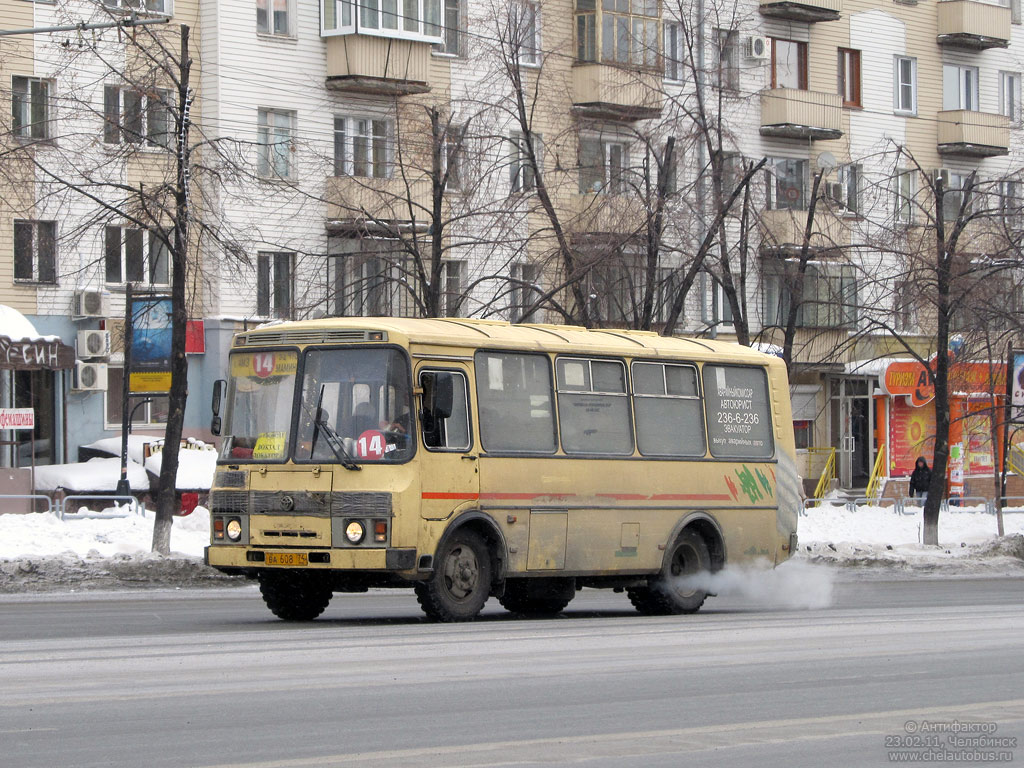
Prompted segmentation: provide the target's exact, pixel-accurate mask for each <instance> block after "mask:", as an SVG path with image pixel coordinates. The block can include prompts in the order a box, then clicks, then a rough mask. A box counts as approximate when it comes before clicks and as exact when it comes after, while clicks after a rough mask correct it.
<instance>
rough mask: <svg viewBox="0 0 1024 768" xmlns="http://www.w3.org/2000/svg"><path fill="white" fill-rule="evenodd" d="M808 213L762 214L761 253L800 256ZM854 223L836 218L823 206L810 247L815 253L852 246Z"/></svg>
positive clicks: (817, 214) (816, 210)
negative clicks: (852, 225) (851, 231)
mask: <svg viewBox="0 0 1024 768" xmlns="http://www.w3.org/2000/svg"><path fill="white" fill-rule="evenodd" d="M806 226H807V211H800V210H795V211H790V210H776V211H764V212H763V213H762V214H761V251H762V253H766V254H768V253H770V254H774V255H779V256H798V255H799V254H800V250H801V248H802V247H803V242H804V228H805V227H806ZM850 226H851V224H850V221H849V220H847V219H843V218H841V217H839V216H836V215H835V214H834V213H832V212H831V211H829V210H828V209H827V208H825V206H824V204H822V203H819V204H818V206H817V207H816V208H815V210H814V228H813V230H812V232H811V239H810V243H809V246H810V248H811V250H812V251H813V252H814V253H821V252H823V251H828V250H831V249H834V248H841V247H842V246H845V245H849V244H850V242H851V234H850Z"/></svg>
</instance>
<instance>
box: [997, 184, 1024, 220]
mask: <svg viewBox="0 0 1024 768" xmlns="http://www.w3.org/2000/svg"><path fill="white" fill-rule="evenodd" d="M1021 192H1022V189H1021V182H1019V181H1016V180H1007V181H1001V182H999V213H1000V215H1001V216H1002V218H1003V224H1004V225H1005V226H1006V227H1008V228H1009V229H1014V230H1016V229H1020V228H1021V226H1022V224H1024V209H1022V207H1021V206H1022V203H1024V199H1022V197H1021Z"/></svg>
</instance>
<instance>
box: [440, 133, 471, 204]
mask: <svg viewBox="0 0 1024 768" xmlns="http://www.w3.org/2000/svg"><path fill="white" fill-rule="evenodd" d="M465 144H466V126H465V125H458V124H456V123H449V124H448V127H447V128H446V129H445V132H444V151H443V152H442V153H441V157H442V162H443V163H444V165H443V167H442V171H443V172H444V173H447V174H448V181H447V183H446V184H445V189H446V190H450V191H452V192H459V191H461V190H462V185H463V182H464V174H465V168H464V166H465V157H466V150H465Z"/></svg>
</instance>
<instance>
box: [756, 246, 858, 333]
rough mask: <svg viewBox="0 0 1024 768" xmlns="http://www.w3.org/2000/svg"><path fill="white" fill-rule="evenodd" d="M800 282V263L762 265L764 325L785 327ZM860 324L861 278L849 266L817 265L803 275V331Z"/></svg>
mask: <svg viewBox="0 0 1024 768" xmlns="http://www.w3.org/2000/svg"><path fill="white" fill-rule="evenodd" d="M799 280H800V275H799V272H798V266H797V261H796V260H795V259H794V260H789V259H787V260H775V259H772V260H765V261H764V262H762V274H761V285H762V300H763V302H764V306H763V308H762V309H763V312H764V325H765V326H773V325H774V326H784V325H785V324H786V320H787V318H788V317H789V309H790V306H791V304H792V300H793V299H792V297H793V289H794V288H795V286H796V285H797V281H799ZM856 322H857V278H856V273H855V272H854V268H853V267H852V266H850V265H849V264H836V263H830V262H815V263H812V264H808V265H807V267H806V270H805V271H804V275H803V301H802V302H801V304H800V306H799V307H798V308H797V313H796V325H797V327H799V328H849V327H852V326H853V325H855V324H856Z"/></svg>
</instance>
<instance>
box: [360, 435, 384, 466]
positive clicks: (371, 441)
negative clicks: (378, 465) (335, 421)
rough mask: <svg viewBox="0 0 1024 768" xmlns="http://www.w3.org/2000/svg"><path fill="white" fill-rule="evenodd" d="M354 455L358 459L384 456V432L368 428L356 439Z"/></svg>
mask: <svg viewBox="0 0 1024 768" xmlns="http://www.w3.org/2000/svg"><path fill="white" fill-rule="evenodd" d="M356 456H358V457H359V458H360V459H382V458H384V433H383V432H381V431H380V430H379V429H368V430H366V431H365V432H363V434H361V435H360V436H359V437H358V439H356Z"/></svg>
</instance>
